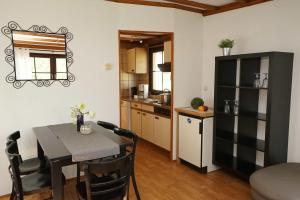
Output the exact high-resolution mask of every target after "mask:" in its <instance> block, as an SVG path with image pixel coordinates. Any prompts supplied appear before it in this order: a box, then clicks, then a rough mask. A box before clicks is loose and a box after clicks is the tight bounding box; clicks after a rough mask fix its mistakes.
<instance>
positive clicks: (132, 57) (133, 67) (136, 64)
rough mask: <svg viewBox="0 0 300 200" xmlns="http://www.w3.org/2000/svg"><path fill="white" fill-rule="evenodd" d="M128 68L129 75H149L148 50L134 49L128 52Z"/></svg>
mask: <svg viewBox="0 0 300 200" xmlns="http://www.w3.org/2000/svg"><path fill="white" fill-rule="evenodd" d="M126 62H127V67H126V68H125V70H126V72H128V73H136V74H146V73H147V71H148V70H147V68H148V67H147V66H148V65H147V63H148V60H147V49H146V48H132V49H128V50H127V61H126Z"/></svg>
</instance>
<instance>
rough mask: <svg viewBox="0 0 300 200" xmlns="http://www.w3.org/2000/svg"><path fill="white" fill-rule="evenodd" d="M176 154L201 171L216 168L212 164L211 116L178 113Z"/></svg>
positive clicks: (204, 171) (184, 161)
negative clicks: (203, 116)
mask: <svg viewBox="0 0 300 200" xmlns="http://www.w3.org/2000/svg"><path fill="white" fill-rule="evenodd" d="M178 143H179V146H178V148H179V149H178V156H179V158H180V160H181V161H182V162H183V163H184V164H188V165H190V166H192V167H193V168H196V169H197V170H198V171H200V172H201V173H207V172H210V171H213V170H216V169H217V168H216V166H215V165H213V164H212V149H213V148H212V146H213V145H212V144H213V118H212V117H210V118H195V117H194V116H186V115H182V114H179V138H178Z"/></svg>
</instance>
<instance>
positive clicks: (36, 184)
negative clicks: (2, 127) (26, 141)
mask: <svg viewBox="0 0 300 200" xmlns="http://www.w3.org/2000/svg"><path fill="white" fill-rule="evenodd" d="M16 149H17V143H16V142H11V143H10V144H8V145H7V147H6V151H5V152H6V155H7V157H8V160H9V163H10V165H9V168H8V169H9V173H10V175H11V179H12V182H13V190H12V193H11V196H10V200H23V199H24V195H31V194H34V193H38V192H41V191H43V190H45V189H48V188H50V187H51V175H50V171H49V170H46V169H45V170H40V171H37V172H33V173H31V174H29V175H24V176H21V173H20V168H19V167H20V163H21V156H20V154H18V153H16Z"/></svg>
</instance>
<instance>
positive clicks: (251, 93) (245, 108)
mask: <svg viewBox="0 0 300 200" xmlns="http://www.w3.org/2000/svg"><path fill="white" fill-rule="evenodd" d="M293 58H294V54H293V53H286V52H263V53H253V54H241V55H233V56H220V57H216V59H215V61H216V66H215V67H216V70H215V100H214V104H215V105H214V108H215V118H214V140H213V142H214V144H213V162H214V164H216V165H219V166H221V167H223V168H224V169H226V170H229V171H231V172H233V173H234V174H236V175H238V176H240V177H242V178H244V179H248V178H249V176H250V175H251V174H252V173H253V172H255V171H256V170H257V169H260V168H262V167H266V166H270V165H273V164H277V163H283V162H286V161H287V149H288V133H289V117H290V101H291V100H290V98H291V84H292V71H293ZM266 60H267V61H268V62H264V61H266ZM266 63H267V64H266ZM256 73H268V74H269V79H268V83H267V85H264V84H263V86H264V87H259V88H256V87H254V86H253V85H254V84H253V83H254V79H255V74H256ZM261 92H264V94H266V99H263V98H261V96H260V94H261ZM224 100H230V101H234V100H238V101H239V113H238V114H233V113H228V114H227V113H224V104H225V103H224ZM231 106H232V105H231ZM262 107H263V108H265V110H263V111H262ZM258 122H260V123H265V128H264V129H265V130H264V131H265V133H264V137H265V138H264V139H262V138H258ZM235 145H236V147H235ZM257 152H261V153H263V158H264V160H263V166H258V165H257V164H256V163H257V159H258V158H257Z"/></svg>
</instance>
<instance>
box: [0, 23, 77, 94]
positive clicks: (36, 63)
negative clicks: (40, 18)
mask: <svg viewBox="0 0 300 200" xmlns="http://www.w3.org/2000/svg"><path fill="white" fill-rule="evenodd" d="M1 31H2V33H3V34H4V35H5V36H6V37H7V38H9V41H10V43H9V44H8V46H7V47H6V49H5V50H4V52H5V54H6V57H5V60H6V62H7V63H8V64H9V65H10V66H11V67H12V71H11V72H10V73H9V74H8V75H7V76H6V81H7V82H8V83H11V84H12V85H13V86H14V87H15V88H21V87H22V86H23V85H24V84H25V83H27V82H31V83H34V84H35V85H36V86H38V87H42V86H46V87H48V86H50V85H52V83H54V82H55V81H56V82H60V83H61V84H62V85H63V86H65V87H67V86H69V85H70V83H71V82H73V81H74V80H75V77H74V75H73V74H72V73H71V72H70V69H69V68H70V66H71V65H72V63H73V58H72V57H73V53H72V51H71V50H70V49H69V47H68V43H69V42H70V41H71V40H72V39H73V35H72V34H71V33H70V32H69V31H68V29H67V28H66V27H61V28H60V29H58V31H56V32H52V31H51V30H50V29H49V28H48V27H46V26H38V25H33V26H31V27H30V28H28V29H23V28H22V27H21V26H20V25H18V24H17V23H16V22H9V23H8V25H7V26H4V27H3V28H2V29H1Z"/></svg>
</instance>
